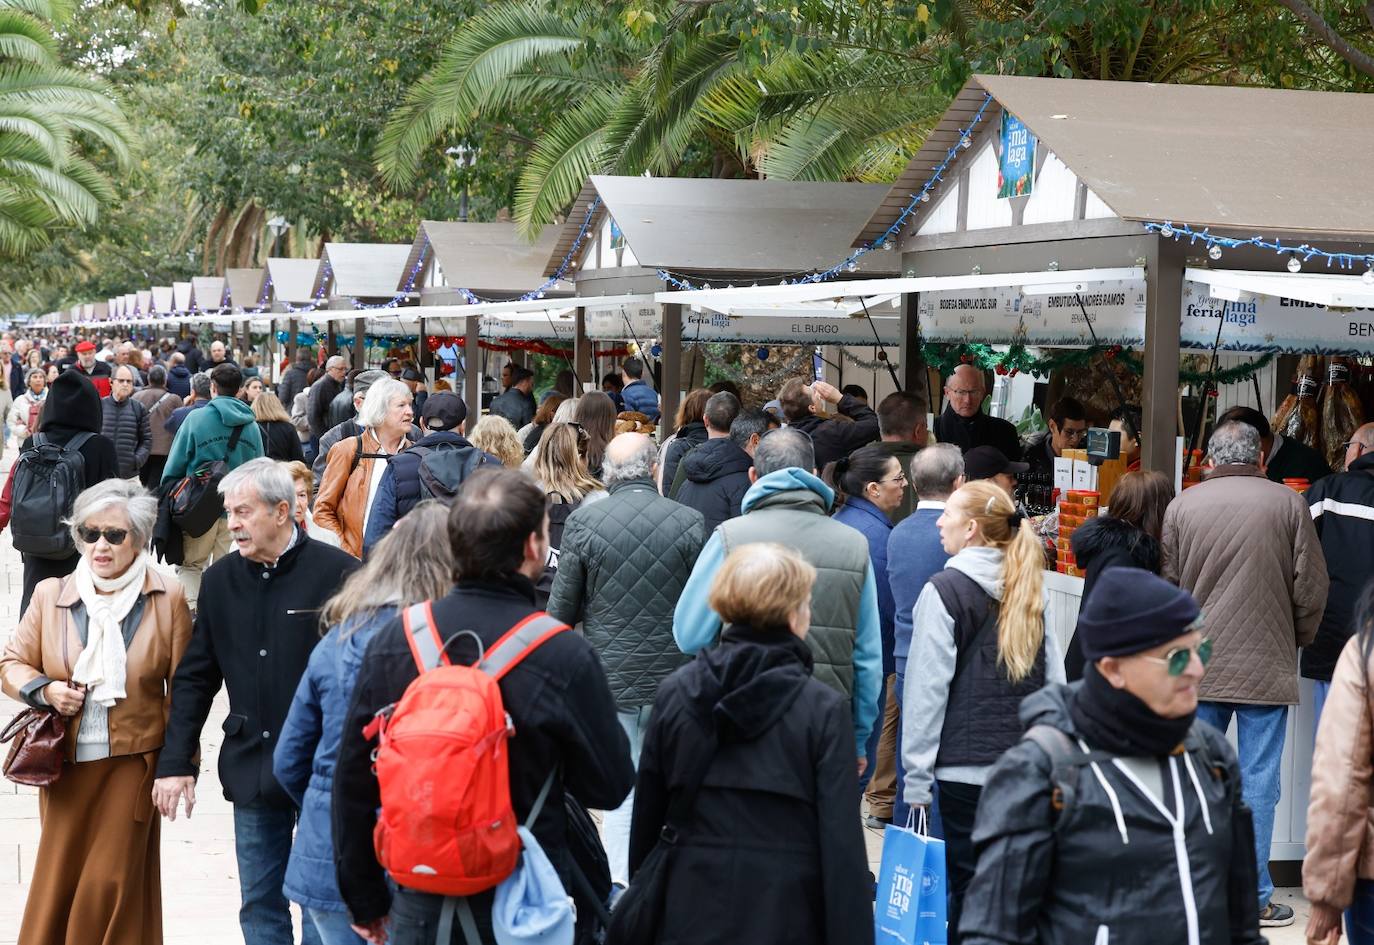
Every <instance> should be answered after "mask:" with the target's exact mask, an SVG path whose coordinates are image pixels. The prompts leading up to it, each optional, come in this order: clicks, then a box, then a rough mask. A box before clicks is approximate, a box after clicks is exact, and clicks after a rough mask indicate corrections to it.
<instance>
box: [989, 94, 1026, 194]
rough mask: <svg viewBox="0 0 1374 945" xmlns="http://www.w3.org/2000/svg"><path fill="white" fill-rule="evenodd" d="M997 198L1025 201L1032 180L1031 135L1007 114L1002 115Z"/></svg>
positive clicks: (1015, 118)
mask: <svg viewBox="0 0 1374 945" xmlns="http://www.w3.org/2000/svg"><path fill="white" fill-rule="evenodd" d="M1001 139H1002V140H1001V148H1000V149H999V151H1000V153H999V155H998V158H997V197H998V199H1005V198H1007V197H1029V196H1030V192H1031V187H1032V186H1033V184H1034V179H1035V135H1033V134H1031V130H1030V129H1029V128H1027V127H1026V126H1025V125H1023V124H1021V119H1019V118H1017V117H1016V116H1015V115H1013V114H1012V113H1011V112H1006V111H1004V112H1002V134H1001Z"/></svg>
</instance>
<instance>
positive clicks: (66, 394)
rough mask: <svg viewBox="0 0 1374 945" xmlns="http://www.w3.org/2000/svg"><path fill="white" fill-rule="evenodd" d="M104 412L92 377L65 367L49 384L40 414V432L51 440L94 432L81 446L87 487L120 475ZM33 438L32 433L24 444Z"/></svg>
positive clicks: (61, 442)
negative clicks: (105, 431)
mask: <svg viewBox="0 0 1374 945" xmlns="http://www.w3.org/2000/svg"><path fill="white" fill-rule="evenodd" d="M104 418H105V414H104V411H103V410H102V409H101V406H100V394H99V393H97V391H96V389H95V385H94V384H92V383H91V379H90V378H89V377H87V376H86V375H84V374H82V373H81V372H79V371H63V372H62V373H61V374H59V375H57V379H56V380H54V381H53V382H52V384H50V385H49V386H48V396H47V397H46V398H45V399H44V401H43V412H42V413H41V414H39V417H38V432H39V433H42V434H43V435H44V436H46V437H47V438H48V440H49V441H50V442H52V443H56V444H58V445H59V446H64V445H66V444H67V443H68V442H69V441H70V440H71V439H72V437H74V436H76V435H77V434H78V433H94V434H95V436H93V437H91V438H90V439H89V440H87V441H86V443H85V444H84V445H83V446H82V447H81V450H80V452H81V457H82V458H83V459H84V460H85V461H86V487H87V488H90V487H91V486H93V485H95V484H96V483H97V482H104V481H105V480H106V479H112V478H114V477H115V476H118V475H119V459H118V457H117V456H116V455H115V448H114V444H113V443H111V442H110V441H109V440H108V439H107V438H105V437H103V436H101V435H100V427H101V424H103V423H104ZM32 442H33V437H29V438H28V439H26V440H24V442H23V443H22V444H21V448H23V447H27V446H28V445H29V444H30V443H32Z"/></svg>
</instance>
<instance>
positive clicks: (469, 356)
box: [463, 316, 482, 430]
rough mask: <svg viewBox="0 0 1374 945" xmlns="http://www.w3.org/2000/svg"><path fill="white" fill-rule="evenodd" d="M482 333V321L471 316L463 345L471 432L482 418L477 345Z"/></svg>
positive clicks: (465, 388)
mask: <svg viewBox="0 0 1374 945" xmlns="http://www.w3.org/2000/svg"><path fill="white" fill-rule="evenodd" d="M481 332H482V319H481V318H478V317H477V316H469V317H468V319H467V330H466V332H465V338H466V341H464V343H463V364H464V366H465V367H466V368H467V371H466V373H464V374H463V400H464V401H466V402H467V407H468V419H467V429H469V430H471V429H472V428H473V427H474V426H476V425H477V421H478V420H479V419H480V418H481V416H482V352H481V350H480V346H479V345H478V343H477V341H478V337H479V336H480V335H481Z"/></svg>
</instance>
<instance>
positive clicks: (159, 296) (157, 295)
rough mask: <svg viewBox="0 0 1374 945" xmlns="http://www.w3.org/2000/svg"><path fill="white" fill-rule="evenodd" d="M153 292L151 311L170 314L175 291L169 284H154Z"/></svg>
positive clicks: (174, 303) (173, 305) (173, 303)
mask: <svg viewBox="0 0 1374 945" xmlns="http://www.w3.org/2000/svg"><path fill="white" fill-rule="evenodd" d="M152 292H153V311H154V312H157V313H159V314H162V315H167V314H170V313H171V312H172V310H173V308H174V307H175V305H176V301H175V293H174V292H173V291H172V287H171V286H169V285H155V286H153V289H152Z"/></svg>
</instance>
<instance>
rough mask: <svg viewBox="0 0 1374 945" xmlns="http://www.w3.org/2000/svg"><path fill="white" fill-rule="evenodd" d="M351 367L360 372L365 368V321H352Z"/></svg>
mask: <svg viewBox="0 0 1374 945" xmlns="http://www.w3.org/2000/svg"><path fill="white" fill-rule="evenodd" d="M353 367H354V369H355V370H358V371H361V370H363V369H364V368H366V367H367V319H366V318H355V319H353Z"/></svg>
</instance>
